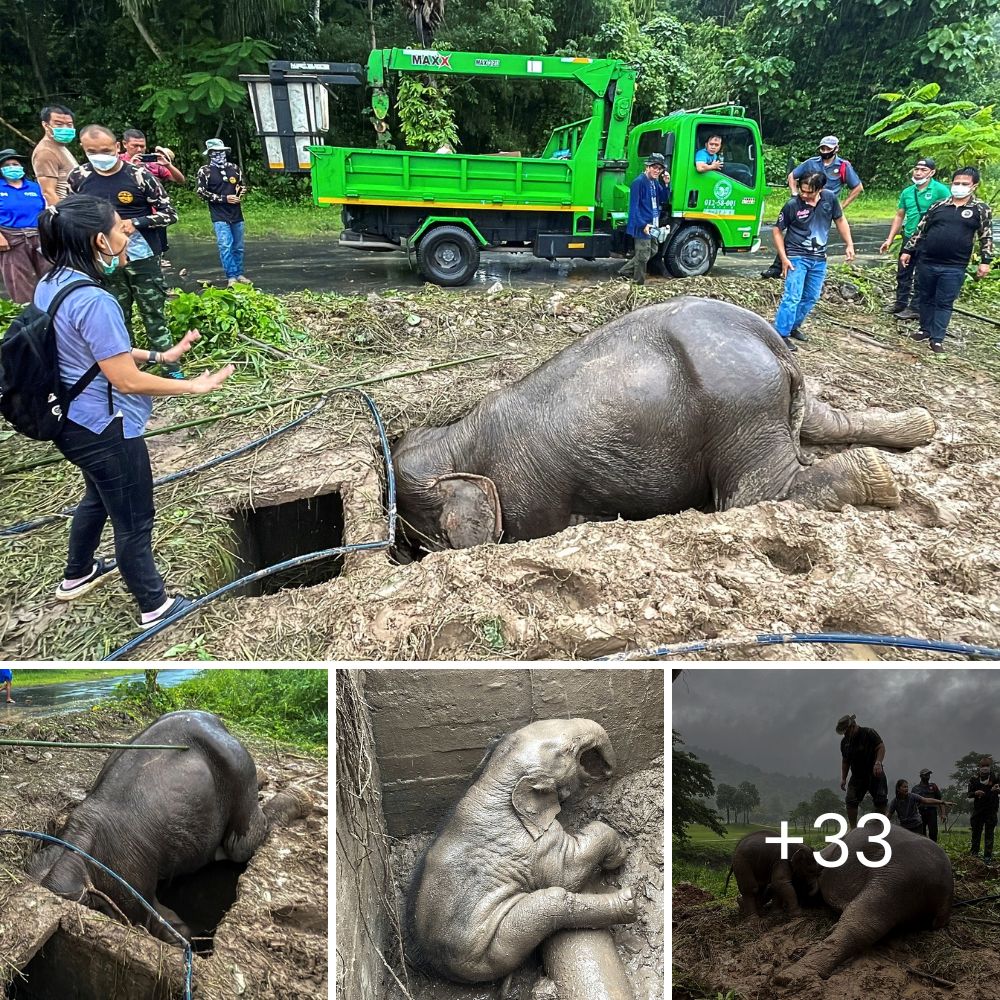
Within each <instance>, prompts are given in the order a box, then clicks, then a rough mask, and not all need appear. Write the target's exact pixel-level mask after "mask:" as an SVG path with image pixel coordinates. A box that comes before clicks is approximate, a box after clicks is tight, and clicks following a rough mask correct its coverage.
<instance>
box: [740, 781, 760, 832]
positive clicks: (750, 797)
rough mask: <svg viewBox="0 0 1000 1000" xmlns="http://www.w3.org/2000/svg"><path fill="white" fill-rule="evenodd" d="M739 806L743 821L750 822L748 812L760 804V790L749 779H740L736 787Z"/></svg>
mask: <svg viewBox="0 0 1000 1000" xmlns="http://www.w3.org/2000/svg"><path fill="white" fill-rule="evenodd" d="M737 792H738V794H739V802H740V808H741V809H742V810H743V822H744V823H749V822H750V813H752V812H753V810H754V809H756V808H757V806H759V805H760V792H759V791H757V786H756V785H755V784H753V783H752V782H749V781H741V782H740V787H739V788H738V789H737Z"/></svg>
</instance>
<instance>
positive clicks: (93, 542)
mask: <svg viewBox="0 0 1000 1000" xmlns="http://www.w3.org/2000/svg"><path fill="white" fill-rule="evenodd" d="M120 225H121V219H119V217H118V214H117V213H116V212H115V210H114V208H112V206H111V204H110V203H109V202H107V201H102V200H101V199H99V198H94V197H92V196H89V195H71V196H69V197H68V198H64V199H63V200H62V201H60V202H59V204H58V205H53V206H51V207H50V208H47V209H46V210H45V211H44V212H43V213H42V214H41V216H40V217H39V219H38V230H39V235H40V237H41V245H42V251H43V253H44V254H45V256H46V257H47V258H48V259H49V261H51V263H52V265H53V267H52V271H51V272H50V273H49V274H48V275H47V276H46V277H45V278H43V279H42V280H41V281H40V282H39V283H38V287H37V289H36V290H35V298H34V302H35V305H36V306H38V308H40V309H45V308H47V307H48V305H49V303H50V302H51V301H52V299H53V298H54V297H55V295H56V293H57V292H58V291H59V289H60V288H62V287H64V286H65V285H67V284H70V283H72V282H74V281H81V280H89V281H91V282H97V283H98V286H97V287H94V285H92V284H91V285H88V286H86V287H81V288H76V289H74V290H73V291H71V292H70V293H69V294H68V296H67V297H66V299H65V300H64V301H63V303H62V304H61V305H60V306H59V309H58V312H57V313H56V318H55V333H56V346H57V349H58V355H59V374H60V377H61V378H62V381H63V382H64V383H66V384H68V385H72V384H73V383H74V382H76V381H77V380H78V379H80V377H81V376H82V375H83V374H84V373H85V372H86V371H87V370H88V369H89V368H91V367H93V365H94V364H97V365H98V366H99V369H100V370H99V372H98V374H97V376H96V377H95V378H94V379H93V381H92V382H90V384H89V385H88V386H87V387H86V388H85V389H84V390H83V392H81V393H80V395H79V396H77V397H76V399H74V400H73V401H72V402H71V403H70V405H69V410H68V412H67V415H66V417H67V419H66V423H65V426H64V428H63V430H62V431H61V433H60V435H59V437H58V438H57V439H56V442H55V444H56V447H57V448H58V449H59V450H60V451H61V452H62V453H63V455H64V456H65V457H66V458H67V459H68V460H69V461H70V462H72V463H73V464H74V465H75V466H77V468H79V469H80V471H81V472H82V473H83V479H84V483H85V485H86V492H85V493H84V496H83V500H81V501H80V504H79V506H78V507H77V509H76V512H75V513H74V514H73V522H72V526H71V527H70V533H69V557H68V559H67V562H66V574H65V579H64V580H63V581H62V583H60V584H59V586H58V587H57V588H56V594H55V596H56V598H57V599H58V600H60V601H71V600H74V599H75V598H77V597H80V596H82V595H83V594H86V593H88V592H89V591H91V590H92V589H93V588H94V587H96V586H97V585H98V584H99V583H100V582H101V581H103V580H104V579H106V578H107V577H108V574H110V573H111V572H113V571H114V570H118V571H119V572H120V573H121V575H122V577H123V579H124V580H125V585H126V586H127V587H128V589H129V591H130V592H131V593H132V596H133V597H134V598H135V599H136V602H137V603H138V605H139V611H140V624H141V625H143V626H147V625H151V624H153V623H154V622H157V621H160V620H161V619H163V618H167V617H169V616H170V615H172V614H174V613H175V612H177V611H180V610H182V609H183V608H185V607H187V606H188V605H189V604H190V603H191V602H190V601H189V600H188V599H187V598H186V597H182V596H175V597H168V596H167V591H166V587H165V585H164V582H163V578H162V577H161V576H160V574H159V572H158V571H157V569H156V564H155V563H154V561H153V549H152V534H153V518H154V513H155V511H154V507H153V474H152V470H151V468H150V464H149V452H148V451H147V450H146V442H145V440H144V439H143V437H142V434H143V431H144V430H145V428H146V421H147V420H148V419H149V415H150V412H151V411H152V407H153V397H155V396H182V395H189V394H195V395H201V394H204V393H207V392H211V391H212V390H213V389H217V388H218V387H219V386H220V385H222V383H223V382H225V380H226V379H227V378H229V376H230V375H232V373H233V370H234V369H233V366H232V365H226V367H225V368H223V369H221V370H220V371H217V372H213V373H208V372H206V373H204V374H202V375H199V376H198V377H197V378H194V379H190V380H188V381H179V380H175V379H168V378H160V377H158V376H156V375H150V374H149V373H148V372H144V371H143V370H142V369H141V368H139V367H138V366H139V365H144V364H161V363H162V362H163V361H167V362H175V361H177V359H178V358H180V357H181V355H182V354H184V353H185V352H186V351H188V350H190V348H191V346H192V344H194V342H195V341H196V340H197V339H198V337H199V334H198V331H197V330H189V331H188V332H187V333H186V334H185V335H184V338H183V339H182V340H181V342H180V343H179V344H175V345H174V346H173V347H172V348H170V350H168V351H162V352H157V351H144V350H136V349H134V348H133V347H132V344H131V341H130V339H129V335H128V331H127V330H126V328H125V320H124V317H123V315H122V310H121V306H119V305H118V302H117V301H116V300H115V297H114V296H113V295H112V294H111V293H110V292H109V291H108V290H107V289H106V288H105V287H104V285H105V279H106V278H107V277H108V276H110V275H111V274H113V273H114V272H115V271H116V270H117V269H118V268H119V267H121V266H122V265H123V264H124V263H125V260H126V249H127V247H128V237H127V236H126V235H125V234H124V233H123V232H122V230H121V228H120ZM109 518H110V520H111V526H112V528H113V530H114V536H115V556H116V558H115V559H99V558H95V556H96V553H97V547H98V545H99V544H100V540H101V530H102V529H103V527H104V524H105V521H107V520H108V519H109Z"/></svg>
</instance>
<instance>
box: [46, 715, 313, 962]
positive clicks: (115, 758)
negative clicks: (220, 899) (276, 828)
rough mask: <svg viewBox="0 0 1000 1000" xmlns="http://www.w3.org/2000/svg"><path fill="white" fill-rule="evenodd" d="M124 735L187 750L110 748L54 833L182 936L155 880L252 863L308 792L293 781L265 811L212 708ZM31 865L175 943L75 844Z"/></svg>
mask: <svg viewBox="0 0 1000 1000" xmlns="http://www.w3.org/2000/svg"><path fill="white" fill-rule="evenodd" d="M129 742H130V743H156V744H166V745H178V746H187V747H188V748H189V749H187V750H184V751H178V750H116V751H115V752H114V753H113V754H112V755H111V756H110V757H108V759H107V761H106V762H105V764H104V767H103V768H101V772H100V774H98V776H97V780H96V782H95V783H94V787H93V788H92V789H91V790H90V792H89V793H88V794H87V796H86V798H85V799H84V800H83V801H82V802H81V803H80V804H79V805H78V806H77V807H76V808H75V809H74V810H73V811H72V813H70V816H69V819H68V820H67V822H66V824H65V826H64V827H63V828H62V829H61V830H60V831H59V832H58V834H56V836H58V837H59V838H60V839H61V840H65V841H67V842H68V843H70V844H73V845H74V846H75V847H79V848H80V849H81V850H83V851H86V852H87V853H88V854H90V855H91V856H92V857H94V858H96V859H97V860H98V861H100V862H102V863H103V864H105V865H107V866H108V867H109V868H110V869H111V870H112V871H114V872H116V873H117V874H118V875H120V876H121V877H122V878H123V879H125V881H126V882H128V883H129V885H131V886H132V887H133V888H134V889H136V890H137V891H138V892H139V893H140V895H141V896H142V897H143V898H144V899H145V900H146V901H147V902H148V903H150V904H151V905H153V906H154V907H156V909H157V910H159V912H160V913H161V914H162V915H163V916H164V918H165V919H167V920H168V922H169V923H171V924H172V925H173V926H174V928H175V930H177V931H178V932H179V933H181V934H183V935H184V936H185V937H189V936H190V931H189V929H188V928H187V927H186V926H185V925H184V924H183V923H182V922H181V921H180V920H179V919H178V918H177V917H176V915H175V914H173V913H172V912H171V911H169V910H168V909H167V908H166V907H163V906H161V905H160V904H158V903H157V901H156V886H157V883H158V882H159V881H160V880H161V879H171V878H173V877H175V876H178V875H185V874H189V873H191V872H196V871H198V870H199V869H201V868H204V867H205V866H206V865H208V864H209V863H210V862H212V861H214V860H224V859H229V860H232V861H236V862H246V861H249V860H250V858H251V857H252V856H253V854H254V852H255V851H256V850H257V848H258V847H260V845H261V844H262V843H263V842H264V839H265V838H266V837H267V834H268V831H269V829H270V828H271V827H272V826H273V825H277V824H281V823H284V822H288V821H290V820H293V819H296V818H298V817H299V816H302V815H305V814H306V813H307V812H308V811H309V809H310V802H309V796H308V794H307V793H306V792H304V791H302V790H299V789H296V788H290V789H288V790H286V791H284V792H280V793H278V794H277V795H275V796H274V797H273V798H271V799H270V801H269V802H268V803H267V804H266V805H265V806H264V809H263V810H262V809H261V807H260V805H259V803H258V800H257V788H258V781H257V769H256V767H255V766H254V762H253V759H252V758H251V757H250V754H249V753H248V752H247V750H246V748H245V747H244V746H243V744H242V743H240V742H239V740H237V739H236V738H235V737H233V736H232V735H230V733H229V731H228V730H227V729H226V727H225V725H224V724H223V722H222V720H221V719H220V718H219V717H218V716H217V715H212V714H211V713H209V712H194V711H185V712H171V713H169V714H168V715H163V716H161V717H160V718H159V719H157V720H156V722H154V723H153V724H152V725H151V726H149V727H148V728H147V729H145V730H144V731H143V732H141V733H139V734H138V735H137V736H135V737H134V738H133V739H131V740H129ZM28 872H29V874H30V875H31V876H32V877H33V878H34V879H35V880H36V881H38V882H39V883H40V884H41V885H42V886H44V887H45V888H47V889H50V890H51V891H52V892H54V893H56V894H57V895H59V896H63V897H65V898H66V899H72V900H74V901H76V902H80V903H83V904H84V905H85V906H89V907H90V908H92V909H94V910H98V911H100V912H101V913H105V914H107V915H108V916H111V917H115V918H116V919H118V920H124V921H127V922H128V923H130V924H136V925H139V926H143V927H146V928H147V929H148V930H149V931H150V933H152V934H154V935H155V936H157V937H159V938H162V939H163V940H165V941H170V942H171V943H174V942H175V941H176V938H174V937H173V936H171V934H170V933H169V931H168V930H167V929H166V928H164V927H163V925H162V924H160V923H159V921H157V920H156V919H155V918H154V917H153V916H152V915H151V914H150V913H149V912H148V911H147V910H146V909H145V908H143V907H142V906H141V905H140V904H139V902H138V901H137V900H136V899H135V898H134V897H133V896H132V895H131V894H130V893H128V891H127V890H126V889H124V888H123V887H122V886H121V884H120V883H119V882H117V881H116V880H114V879H112V878H111V877H110V876H108V875H107V874H105V873H104V872H103V871H101V870H100V869H99V868H97V867H96V866H94V865H92V864H90V863H89V862H88V861H86V860H85V859H83V858H82V857H80V855H79V854H76V853H75V852H73V851H68V850H66V849H65V848H63V847H58V846H56V845H50V846H48V847H46V848H44V849H43V850H41V851H39V852H38V853H37V854H36V855H35V856H34V858H33V859H32V862H31V864H30V865H29V869H28Z"/></svg>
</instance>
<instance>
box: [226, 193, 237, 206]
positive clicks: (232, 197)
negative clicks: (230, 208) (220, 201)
mask: <svg viewBox="0 0 1000 1000" xmlns="http://www.w3.org/2000/svg"><path fill="white" fill-rule="evenodd" d="M239 200H240V196H239V195H238V194H227V195H226V201H228V202H229V204H230V205H236V204H239Z"/></svg>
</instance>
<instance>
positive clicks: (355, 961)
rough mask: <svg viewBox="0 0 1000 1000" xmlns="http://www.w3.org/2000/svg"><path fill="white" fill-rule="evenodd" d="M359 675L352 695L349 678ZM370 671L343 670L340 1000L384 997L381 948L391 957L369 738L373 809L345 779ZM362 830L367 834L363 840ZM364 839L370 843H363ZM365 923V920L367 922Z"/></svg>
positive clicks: (388, 889)
mask: <svg viewBox="0 0 1000 1000" xmlns="http://www.w3.org/2000/svg"><path fill="white" fill-rule="evenodd" d="M349 674H350V675H353V677H354V680H355V681H356V687H355V688H354V689H353V690H352V688H351V683H350V680H349V677H348V675H349ZM365 683H366V678H365V671H362V670H352V671H347V670H338V671H337V717H338V719H337V721H338V740H337V893H336V910H335V913H336V919H337V979H336V982H337V988H336V993H335V996H336V1000H374V998H375V997H379V996H381V995H382V994H381V989H380V986H379V984H380V982H381V980H382V975H383V970H384V966H383V964H382V960H381V959H380V958H379V956H378V954H377V952H376V951H375V948H376V946H377V947H378V948H379V949H381V951H382V954H384V955H386V956H387V957H388V956H389V954H390V953H391V948H390V947H389V944H388V942H389V923H388V919H387V918H386V915H385V909H384V907H383V906H382V904H381V903H380V902H379V897H380V896H385V895H387V894H388V895H389V898H391V895H392V893H393V888H392V883H391V881H388V882H387V881H386V879H385V878H384V877H383V872H384V870H385V867H384V866H385V859H386V842H385V834H386V830H385V821H384V819H383V816H382V808H381V791H380V789H381V782H380V780H379V771H378V764H377V762H375V747H374V745H373V744H372V743H371V741H370V736H369V738H368V739H366V740H364V741H363V745H364V748H365V750H367V753H368V756H369V757H370V758H371V760H372V762H373V765H374V772H373V774H372V780H371V782H370V784H369V786H368V791H367V792H366V800H367V806H368V808H367V809H366V808H364V806H363V805H361V804H360V803H359V801H358V799H357V798H356V797H355V796H354V795H352V794H350V791H349V788H350V784H351V783H350V782H349V781H347V780H342V779H343V777H344V776H345V775H346V774H347V773H348V769H349V768H350V767H351V766H353V762H352V761H350V760H348V759H347V757H348V754H347V751H346V749H345V747H344V744H343V742H342V741H341V739H340V738H339V736H340V723H341V718H342V716H343V714H344V713H345V711H347V712H355V713H360V714H361V716H363V717H367V715H368V710H367V708H366V707H365V705H364V703H363V702H362V701H360V700H359V699H357V695H358V694H361V695H363V694H364V691H365ZM358 831H362V835H361V836H358V835H357V834H358ZM362 837H363V838H364V839H362ZM362 918H363V919H362Z"/></svg>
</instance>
